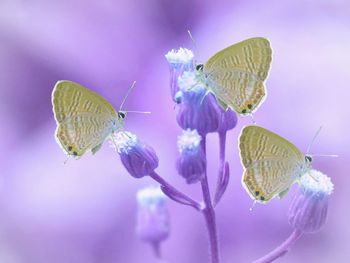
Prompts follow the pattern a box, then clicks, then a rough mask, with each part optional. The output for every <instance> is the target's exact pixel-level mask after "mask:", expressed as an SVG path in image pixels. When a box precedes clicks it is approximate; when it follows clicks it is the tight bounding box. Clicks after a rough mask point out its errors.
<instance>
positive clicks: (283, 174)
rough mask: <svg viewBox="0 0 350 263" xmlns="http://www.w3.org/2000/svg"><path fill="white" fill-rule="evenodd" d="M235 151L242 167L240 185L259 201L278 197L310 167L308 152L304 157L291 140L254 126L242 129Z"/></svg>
mask: <svg viewBox="0 0 350 263" xmlns="http://www.w3.org/2000/svg"><path fill="white" fill-rule="evenodd" d="M239 151H240V157H241V162H242V165H243V166H244V168H245V170H244V172H243V177H242V185H243V187H244V188H245V189H246V190H247V192H248V194H249V195H250V197H251V198H252V199H254V200H256V201H257V202H260V203H267V202H268V201H269V200H271V199H272V198H274V197H275V196H279V197H280V198H282V197H283V196H284V195H285V194H286V193H287V192H288V190H289V188H290V186H291V185H292V184H293V183H294V182H296V181H297V179H298V178H299V177H300V176H302V175H303V174H305V173H306V172H307V171H309V170H310V169H311V162H312V157H311V155H308V154H307V155H305V156H304V155H303V154H302V153H301V152H300V150H299V149H298V148H297V147H296V146H294V144H292V143H291V142H289V141H287V140H286V139H284V138H282V137H280V136H279V135H277V134H275V133H273V132H271V131H269V130H267V129H264V128H261V127H259V126H256V125H251V126H246V127H244V128H243V130H242V132H241V134H240V137H239Z"/></svg>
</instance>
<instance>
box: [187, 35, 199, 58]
mask: <svg viewBox="0 0 350 263" xmlns="http://www.w3.org/2000/svg"><path fill="white" fill-rule="evenodd" d="M187 33H188V35H189V36H190V39H191V40H192V42H193V46H194V49H195V50H196V53H197V55H198V58H199V61H202V60H201V56H200V53H199V49H198V46H197V43H196V41H195V40H194V38H193V36H192V34H191V31H190V30H187Z"/></svg>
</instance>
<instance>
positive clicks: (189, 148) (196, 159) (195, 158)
mask: <svg viewBox="0 0 350 263" xmlns="http://www.w3.org/2000/svg"><path fill="white" fill-rule="evenodd" d="M201 140H202V138H201V136H200V135H199V134H198V132H197V131H196V130H192V131H191V130H189V129H188V130H186V131H183V133H182V135H181V136H179V137H178V140H177V146H178V148H179V152H180V156H179V157H178V159H177V163H176V169H177V171H178V173H179V174H180V175H181V176H182V177H184V178H185V179H186V182H187V183H188V184H191V183H196V182H198V181H200V180H201V179H202V178H203V175H204V171H205V167H206V158H205V154H204V151H203V149H202V147H201V145H200V142H201Z"/></svg>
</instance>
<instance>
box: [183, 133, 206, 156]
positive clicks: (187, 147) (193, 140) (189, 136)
mask: <svg viewBox="0 0 350 263" xmlns="http://www.w3.org/2000/svg"><path fill="white" fill-rule="evenodd" d="M201 140H202V137H201V136H200V135H199V134H198V132H197V130H190V129H187V130H185V131H183V132H182V134H181V135H180V136H178V138H177V147H178V148H179V152H180V153H182V152H183V151H186V152H197V150H198V147H199V145H200V142H201Z"/></svg>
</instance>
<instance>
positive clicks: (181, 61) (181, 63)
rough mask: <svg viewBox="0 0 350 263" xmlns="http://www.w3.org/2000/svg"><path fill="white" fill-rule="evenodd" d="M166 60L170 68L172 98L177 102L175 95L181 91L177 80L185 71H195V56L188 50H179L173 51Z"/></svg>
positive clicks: (166, 56)
mask: <svg viewBox="0 0 350 263" xmlns="http://www.w3.org/2000/svg"><path fill="white" fill-rule="evenodd" d="M165 58H166V59H167V60H168V63H169V68H170V89H171V97H172V98H173V100H174V101H175V102H176V100H175V94H176V92H177V91H179V87H178V82H177V79H178V77H179V76H181V75H182V73H183V72H184V71H188V70H193V69H194V61H193V59H194V55H193V52H192V51H191V50H189V49H186V48H179V50H174V49H173V50H171V51H169V52H168V53H167V54H166V55H165Z"/></svg>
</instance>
